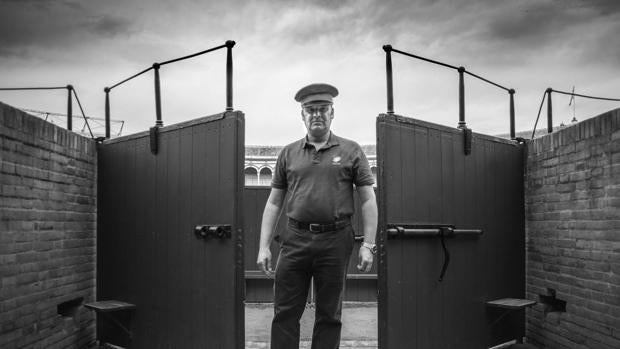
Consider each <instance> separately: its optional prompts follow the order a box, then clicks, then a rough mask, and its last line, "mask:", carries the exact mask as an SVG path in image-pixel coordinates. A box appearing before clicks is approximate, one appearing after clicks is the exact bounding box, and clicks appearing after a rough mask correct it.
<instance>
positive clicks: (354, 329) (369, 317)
mask: <svg viewBox="0 0 620 349" xmlns="http://www.w3.org/2000/svg"><path fill="white" fill-rule="evenodd" d="M272 317H273V304H270V303H269V304H264V303H262V304H246V307H245V340H246V345H245V347H246V349H264V348H269V336H270V331H271V318H272ZM313 323H314V308H309V307H306V311H304V314H303V316H302V318H301V343H300V346H299V347H300V348H304V349H306V348H310V339H311V338H312V324H313ZM342 323H343V325H342V341H341V342H340V347H341V348H343V349H344V348H347V349H348V348H351V349H353V348H361V349H376V348H377V303H345V304H344V306H343V309H342Z"/></svg>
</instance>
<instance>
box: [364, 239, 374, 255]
mask: <svg viewBox="0 0 620 349" xmlns="http://www.w3.org/2000/svg"><path fill="white" fill-rule="evenodd" d="M362 247H366V248H367V249H369V250H370V252H372V254H377V245H376V244H371V243H368V242H364V243H363V244H362Z"/></svg>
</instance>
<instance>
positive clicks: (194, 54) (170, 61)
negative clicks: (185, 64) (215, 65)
mask: <svg viewBox="0 0 620 349" xmlns="http://www.w3.org/2000/svg"><path fill="white" fill-rule="evenodd" d="M229 41H230V40H229ZM229 41H226V44H224V45H220V46H217V47H213V48H210V49H207V50H204V51H200V52H196V53H192V54H191V55H187V56H183V57H179V58H174V59H171V60H168V61H165V62H162V63H159V65H160V66H161V65H166V64H169V63H174V62H178V61H182V60H185V59H188V58H192V57H196V56H200V55H203V54H205V53H209V52H212V51H216V50H219V49H221V48H224V47H228V42H229ZM232 43H233V44H232V46H235V42H234V41H232ZM232 46H231V47H232Z"/></svg>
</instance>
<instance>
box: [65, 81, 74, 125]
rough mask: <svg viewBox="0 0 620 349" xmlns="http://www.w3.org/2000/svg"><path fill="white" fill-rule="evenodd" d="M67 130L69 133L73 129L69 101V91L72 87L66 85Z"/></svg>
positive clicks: (71, 104)
mask: <svg viewBox="0 0 620 349" xmlns="http://www.w3.org/2000/svg"><path fill="white" fill-rule="evenodd" d="M66 88H67V130H69V131H71V130H72V128H73V100H72V99H71V90H73V86H71V85H67V87H66Z"/></svg>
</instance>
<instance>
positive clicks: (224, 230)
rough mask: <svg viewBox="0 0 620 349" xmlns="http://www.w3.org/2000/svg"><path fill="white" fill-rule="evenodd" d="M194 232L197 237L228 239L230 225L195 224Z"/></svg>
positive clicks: (230, 230) (230, 232)
mask: <svg viewBox="0 0 620 349" xmlns="http://www.w3.org/2000/svg"><path fill="white" fill-rule="evenodd" d="M194 234H195V235H196V237H197V238H198V239H205V240H206V239H209V238H215V239H230V238H231V237H232V227H231V226H230V225H197V226H196V227H195V228H194Z"/></svg>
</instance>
